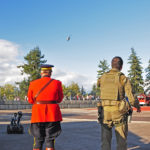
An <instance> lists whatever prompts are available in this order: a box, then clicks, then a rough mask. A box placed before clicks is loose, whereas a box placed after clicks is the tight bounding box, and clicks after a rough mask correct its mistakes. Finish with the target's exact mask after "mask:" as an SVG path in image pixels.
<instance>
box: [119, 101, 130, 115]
mask: <svg viewBox="0 0 150 150" xmlns="http://www.w3.org/2000/svg"><path fill="white" fill-rule="evenodd" d="M129 108H130V106H129V103H128V102H127V101H126V100H125V99H123V100H121V101H120V102H119V104H118V110H119V112H120V113H121V114H126V113H127V112H128V110H129Z"/></svg>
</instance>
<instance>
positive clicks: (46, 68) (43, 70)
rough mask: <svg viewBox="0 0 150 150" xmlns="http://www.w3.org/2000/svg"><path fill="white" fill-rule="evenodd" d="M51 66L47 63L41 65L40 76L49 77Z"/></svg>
mask: <svg viewBox="0 0 150 150" xmlns="http://www.w3.org/2000/svg"><path fill="white" fill-rule="evenodd" d="M52 67H54V66H53V65H48V64H45V65H42V66H41V77H44V76H49V77H50V76H51V75H52Z"/></svg>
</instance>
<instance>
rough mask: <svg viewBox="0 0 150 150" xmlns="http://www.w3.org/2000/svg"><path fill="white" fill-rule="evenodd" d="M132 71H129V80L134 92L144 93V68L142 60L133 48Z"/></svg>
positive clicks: (130, 58)
mask: <svg viewBox="0 0 150 150" xmlns="http://www.w3.org/2000/svg"><path fill="white" fill-rule="evenodd" d="M128 60H129V62H128V63H129V64H130V70H128V72H129V74H128V76H129V78H130V80H131V84H132V88H133V92H134V93H135V94H136V93H143V91H144V90H143V77H142V66H141V61H140V60H141V59H140V58H139V57H138V56H137V54H136V52H135V50H134V49H133V48H131V55H130V56H129V59H128Z"/></svg>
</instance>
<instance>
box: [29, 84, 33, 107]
mask: <svg viewBox="0 0 150 150" xmlns="http://www.w3.org/2000/svg"><path fill="white" fill-rule="evenodd" d="M28 102H29V103H30V104H33V103H34V100H33V90H32V86H31V83H30V85H29V89H28Z"/></svg>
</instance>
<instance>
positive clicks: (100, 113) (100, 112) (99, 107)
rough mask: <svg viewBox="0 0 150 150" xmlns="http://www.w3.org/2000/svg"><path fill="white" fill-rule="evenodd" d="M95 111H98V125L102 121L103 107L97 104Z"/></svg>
mask: <svg viewBox="0 0 150 150" xmlns="http://www.w3.org/2000/svg"><path fill="white" fill-rule="evenodd" d="M97 109H98V123H102V120H103V106H102V103H101V102H98V103H97Z"/></svg>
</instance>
